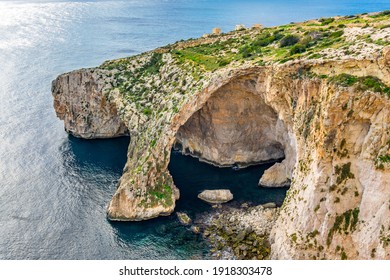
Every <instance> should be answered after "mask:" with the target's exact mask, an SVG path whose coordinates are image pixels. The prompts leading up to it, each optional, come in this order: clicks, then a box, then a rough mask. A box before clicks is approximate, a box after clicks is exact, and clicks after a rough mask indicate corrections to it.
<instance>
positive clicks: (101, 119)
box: [53, 15, 390, 259]
mask: <svg viewBox="0 0 390 280" xmlns="http://www.w3.org/2000/svg"><path fill="white" fill-rule="evenodd" d="M383 17H384V19H382V18H381V15H378V16H375V17H372V20H371V19H370V18H365V20H367V24H370V25H371V27H369V28H371V29H370V30H371V31H372V35H371V37H370V39H372V38H374V39H376V40H377V41H378V40H381V44H378V42H376V43H375V44H374V43H373V42H371V41H370V42H367V39H368V38H367V37H361V38H360V37H359V38H360V39H357V37H356V36H357V35H356V34H360V33H359V32H360V31H359V32H357V31H356V30H355V29H356V28H357V29H358V30H363V29H364V30H363V31H361V32H365V29H367V28H362V27H360V29H359V27H356V26H353V27H348V26H347V27H346V28H345V30H343V32H344V35H343V36H341V35H340V34H343V33H340V31H337V30H336V31H335V30H334V28H333V29H330V30H333V31H332V32H333V33H329V34H330V35H329V34H328V35H326V36H325V35H321V34H319V32H320V31H313V30H312V28H313V27H312V26H313V23H312V22H309V23H308V24H307V25H305V24H301V25H297V26H295V27H289V28H288V34H290V35H291V34H296V35H294V36H298V35H299V34H301V33H300V32H305V33H304V34H311V35H310V36H312V37H313V38H314V37H316V38H317V37H318V36H325V37H321V38H331V39H329V40H330V42H331V43H333V44H335V46H336V47H337V49H340V48H341V47H340V44H341V45H342V44H345V45H346V46H348V48H351V47H352V46H351V40H356V42H359V40H363V41H364V42H365V43H367V44H368V45H367V46H368V47H365V46H362V50H364V55H363V56H362V55H361V52H359V53H358V54H357V53H356V55H355V56H354V55H353V54H351V53H350V52H349V53H348V54H346V55H345V56H342V57H336V58H333V59H331V58H327V59H323V58H318V56H315V57H313V58H310V59H309V58H307V57H305V55H309V56H313V53H314V52H315V51H317V49H316V46H315V45H314V46H309V44H308V45H307V46H306V47H307V48H308V49H309V50H310V54H306V53H303V54H302V53H295V52H296V50H294V46H293V45H289V46H287V47H282V45H283V44H282V40H283V39H280V37H279V39H275V38H276V37H277V34H279V33H276V31H275V32H274V33H272V34H273V35H272V34H271V32H272V30H266V31H259V30H255V31H253V30H249V31H242V32H241V31H240V32H234V33H232V34H230V35H229V34H228V35H223V36H221V37H217V38H216V39H215V38H212V39H210V38H208V39H207V40H208V41H207V45H205V44H206V43H205V42H204V41H202V39H201V40H199V41H196V40H195V41H190V42H188V44H189V46H186V45H185V44H183V43H179V44H176V45H172V46H169V47H166V48H161V49H158V50H155V51H153V52H149V53H145V54H142V55H139V56H136V57H132V58H129V59H122V60H115V61H111V62H106V63H105V64H103V65H102V66H101V67H100V68H96V69H92V70H80V71H76V72H72V73H68V74H64V75H62V76H60V77H59V78H57V80H56V81H55V82H54V86H53V95H54V97H55V108H56V111H57V115H58V116H59V117H60V118H63V119H64V120H65V127H66V129H67V130H68V131H70V132H72V133H73V134H76V135H79V136H81V137H86V138H91V137H100V136H101V135H103V134H106V135H108V134H109V133H106V131H110V133H111V134H112V135H120V134H122V133H125V131H126V129H124V128H123V124H124V125H125V126H126V127H127V129H128V131H129V132H130V135H131V142H130V145H129V151H128V161H127V164H126V166H125V168H124V172H123V175H122V178H121V180H120V182H119V185H118V189H117V191H116V193H115V194H114V196H113V199H112V201H111V202H110V204H109V206H108V217H109V218H110V219H111V220H123V221H126V220H129V221H137V220H143V219H150V218H153V217H157V216H159V215H169V214H170V213H172V212H173V210H174V207H175V200H177V199H178V198H179V190H178V189H177V188H176V187H175V186H174V184H173V181H172V178H171V176H170V174H169V172H168V170H167V167H168V164H169V159H170V151H171V148H172V146H173V145H174V144H177V143H180V144H181V145H182V147H183V152H185V153H188V154H191V155H193V156H196V157H199V158H200V159H201V160H204V161H207V162H211V163H213V164H215V165H218V166H225V165H233V164H236V165H239V166H246V165H249V164H252V163H255V162H262V161H269V160H274V159H280V158H284V160H283V162H282V164H279V165H276V166H274V167H272V168H271V169H270V171H269V172H268V174H267V175H265V176H264V178H262V181H263V182H265V184H266V183H267V182H268V183H270V185H272V184H275V180H273V178H272V177H273V174H282V177H283V174H285V177H286V178H281V181H284V182H291V187H290V190H289V191H288V194H287V197H286V199H285V202H284V204H283V206H282V208H281V209H280V215H279V217H278V219H277V221H276V224H275V225H274V227H273V230H272V233H271V244H272V251H271V256H272V257H273V258H276V259H289V258H294V259H297V258H304V259H308V258H317V259H319V258H327V259H338V258H354V259H359V258H361V259H369V258H378V259H383V258H386V259H389V258H390V246H388V245H389V242H390V219H389V217H390V169H389V168H390V166H389V157H390V156H389V155H390V128H389V123H390V112H389V110H390V101H389V98H390V88H389V86H390V48H389V47H385V46H384V45H386V44H385V43H383V42H388V41H386V38H389V36H388V35H389V33H390V32H388V31H389V29H388V28H387V29H386V28H378V27H377V26H381V25H379V23H383V22H388V17H389V16H387V15H386V16H385V15H383ZM378 18H379V19H380V20H381V21H379V20H378ZM374 19H375V20H374ZM338 20H343V24H345V23H346V19H338ZM330 22H333V21H330ZM334 24H335V26H340V24H338V23H337V20H336V21H335V20H334ZM298 27H299V28H298ZM294 28H296V29H294ZM305 28H307V29H308V30H306V31H305ZM335 28H336V27H335ZM353 28H355V29H353ZM302 29H303V31H302ZM351 29H353V30H354V31H353V32H352V33H351ZM278 30H279V29H278ZM318 30H320V29H318ZM386 30H387V31H386ZM385 31H386V32H388V33H386V32H385ZM264 32H267V34H268V35H269V36H268V35H267V36H268V37H267V36H264V34H263V33H264ZM278 32H282V31H278ZM294 32H295V33H294ZM315 32H317V33H315ZM314 33H315V34H314ZM334 33H337V34H334ZM297 34H298V35H297ZM302 34H303V33H302ZM332 34H333V35H332ZM351 34H352V35H351ZM386 34H387V35H386ZM272 36H273V37H274V39H273V40H274V41H275V40H276V41H275V42H274V41H271V42H270V43H269V44H268V45H266V46H262V44H265V43H264V42H263V41H261V40H264V38H270V37H272ZM283 36H284V37H283V38H286V37H288V36H289V35H286V34H284V35H283ZM308 36H309V35H308ZM359 36H361V35H359ZM375 36H376V37H375ZM386 36H387V37H386ZM241 37H245V40H244V42H246V45H245V46H244V47H243V48H241V49H240V50H237V49H236V47H237V44H242V43H241V41H239V40H241V39H240V38H241ZM248 38H250V39H251V40H255V41H256V42H257V43H256V44H253V45H251V44H252V43H248V41H250V40H249V39H248ZM310 38H311V37H310ZM335 38H336V39H335ZM351 38H352V39H351ZM378 38H379V39H378ZM210 40H211V41H212V40H215V41H212V42H210ZM237 40H238V41H237ZM277 40H281V41H280V43H279V41H277ZM301 40H302V44H303V39H301ZM312 40H314V39H312ZM315 40H317V39H315ZM318 40H319V41H318V42H317V41H316V42H317V43H316V44H318V45H320V46H322V45H321V44H322V43H321V42H322V41H321V40H325V39H318ZM326 40H328V39H326ZM210 44H211V45H210ZM216 44H219V45H217V46H216ZM259 44H260V46H261V47H258V46H259ZM369 44H372V45H375V47H372V46H370V45H369ZM324 45H325V44H324ZM328 45H329V41H327V42H326V46H328ZM246 46H248V47H251V48H252V49H251V52H253V54H251V56H249V58H247V59H245V58H246V48H245V47H246ZM222 47H223V49H222V50H221V48H222ZM208 48H212V50H213V52H215V49H217V50H219V51H220V52H221V54H220V55H217V56H216V58H215V57H212V56H210V55H209V54H208V52H210V50H209V49H208ZM256 48H260V49H259V50H257V49H256ZM264 48H267V50H268V53H270V52H271V53H272V52H273V51H275V56H272V55H268V56H262V55H259V53H263V52H264V51H266V50H265V49H264ZM285 48H287V49H288V50H289V54H288V55H290V56H291V57H290V58H288V59H287V58H283V59H282V60H280V57H279V56H278V55H279V54H280V53H283V51H285V50H286V49H285ZM237 52H240V53H239V54H238V56H237V55H236V53H237ZM334 52H335V51H334V49H332V48H329V49H326V48H324V47H323V46H322V47H321V48H320V51H319V53H321V55H322V56H326V55H327V54H328V55H329V54H332V53H334ZM229 53H231V55H229ZM284 55H287V53H286V52H285V53H284ZM205 57H206V58H205ZM270 57H271V58H270ZM213 59H214V60H213ZM286 59H287V60H286ZM103 100H104V101H103ZM81 101H88V102H92V103H93V104H94V105H93V106H94V107H93V108H92V109H88V108H87V109H85V108H84V107H83V106H82V105H81V104H82V103H81ZM102 103H104V105H101V104H102ZM98 104H100V105H99V106H98ZM90 106H91V105H90ZM90 108H91V107H90ZM95 110H96V111H95ZM89 113H91V114H92V116H93V118H92V119H93V122H92V123H89V124H88V122H87V123H86V122H85V121H84V122H83V121H80V116H85V114H89ZM77 116H79V117H77ZM81 118H82V117H81ZM111 119H114V120H111ZM76 120H78V121H76ZM110 120H111V122H110ZM122 122H123V124H122ZM114 128H115V129H114ZM282 169H283V170H282ZM278 176H279V175H278ZM272 181H274V182H272ZM282 183H283V182H282ZM275 185H277V184H275Z"/></svg>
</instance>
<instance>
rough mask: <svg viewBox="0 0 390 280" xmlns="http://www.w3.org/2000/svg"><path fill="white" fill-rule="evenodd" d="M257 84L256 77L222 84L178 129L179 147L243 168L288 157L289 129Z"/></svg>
mask: <svg viewBox="0 0 390 280" xmlns="http://www.w3.org/2000/svg"><path fill="white" fill-rule="evenodd" d="M256 85H257V82H256V80H255V79H254V78H253V77H240V78H238V79H236V80H233V81H231V82H230V83H228V84H226V85H224V86H222V87H221V88H219V89H218V90H217V91H216V92H214V93H213V94H212V96H211V97H210V98H209V99H208V100H207V101H206V103H205V104H204V105H203V107H202V108H201V109H199V110H198V111H196V112H195V113H194V114H193V115H192V116H191V117H190V118H189V119H188V120H187V121H186V122H185V124H184V125H182V126H181V127H180V128H179V130H178V132H177V134H176V140H175V143H174V148H176V149H180V150H181V151H182V153H183V154H186V155H191V156H193V157H197V158H199V160H200V161H204V162H207V163H211V164H213V165H216V166H219V167H228V166H233V167H236V168H244V167H247V166H250V165H255V164H259V163H266V162H274V161H281V160H283V159H284V158H286V155H287V156H289V155H290V154H291V150H292V149H291V147H290V144H289V142H290V141H289V136H288V131H287V129H286V127H285V125H284V123H283V121H282V120H280V119H279V117H278V114H277V112H276V111H275V110H274V109H273V108H272V107H271V106H270V105H268V104H266V102H265V100H264V98H263V96H262V95H261V93H260V92H259V90H258V89H257V86H256ZM289 176H290V177H291V174H289Z"/></svg>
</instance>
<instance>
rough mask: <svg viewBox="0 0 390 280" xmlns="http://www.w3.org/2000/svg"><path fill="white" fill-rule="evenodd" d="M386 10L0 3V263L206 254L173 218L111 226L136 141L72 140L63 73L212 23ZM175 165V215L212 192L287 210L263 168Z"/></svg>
mask: <svg viewBox="0 0 390 280" xmlns="http://www.w3.org/2000/svg"><path fill="white" fill-rule="evenodd" d="M385 9H390V2H389V1H388V0H385V1H368V0H365V1H356V0H338V1H333V0H328V1H319V0H296V1H287V0H284V1H280V0H274V1H254V0H253V1H248V0H247V1H232V0H230V1H222V0H214V1H211V0H198V1H189V0H165V1H164V0H149V1H140V0H129V1H115V0H112V1H1V0H0V213H1V215H0V259H140V258H145V259H147V258H149V259H157V258H158V259H183V258H184V259H186V258H201V257H205V250H206V249H207V248H206V247H205V246H204V244H202V242H201V240H198V237H196V236H194V235H192V234H191V233H189V232H188V231H186V230H184V229H183V228H182V227H180V226H179V225H178V224H177V221H176V219H175V217H174V216H171V217H165V218H161V219H157V220H153V221H147V222H143V223H109V222H108V221H107V220H106V216H105V207H106V205H107V203H108V201H109V200H110V198H111V195H112V194H113V193H114V191H115V188H116V182H117V180H118V179H119V177H120V175H121V172H122V168H123V165H124V162H125V160H126V158H125V156H126V149H127V144H128V141H129V140H128V139H127V138H120V139H113V140H92V141H85V140H80V139H76V138H73V137H69V136H68V135H67V134H66V133H65V132H64V130H63V124H62V122H61V121H59V120H58V119H57V118H56V117H55V113H54V110H53V107H52V97H51V94H50V87H51V81H52V80H53V79H54V78H55V77H56V76H57V75H58V74H60V73H63V72H66V71H70V70H72V69H76V68H81V67H92V66H96V65H98V64H100V63H102V62H103V61H104V60H107V59H113V58H118V57H123V56H128V55H133V54H137V53H140V52H142V51H146V50H149V49H152V48H154V47H158V46H160V45H164V44H168V43H171V42H175V41H177V40H181V39H186V38H191V37H199V36H201V35H202V34H204V33H207V32H210V30H211V29H212V28H213V27H216V26H219V27H221V28H222V30H223V31H229V30H232V29H233V28H234V26H235V25H236V24H239V23H242V24H245V25H247V26H250V25H251V24H253V23H262V24H264V25H267V26H269V25H277V24H284V23H289V22H292V21H301V20H305V19H310V18H315V17H326V16H332V15H349V14H354V13H363V12H371V11H379V10H385ZM170 168H171V172H172V174H173V175H174V180H175V182H176V183H177V185H178V186H179V188H180V189H181V194H182V199H181V200H179V201H178V207H177V208H178V209H181V210H183V209H184V210H186V211H188V212H189V213H190V214H191V215H195V213H196V212H199V211H204V210H207V207H208V206H207V205H205V204H203V203H202V202H200V201H198V200H197V199H194V198H193V197H194V196H195V195H196V194H197V193H198V192H199V191H200V189H202V188H206V187H207V188H213V187H229V188H232V190H233V192H234V193H235V195H236V198H237V200H243V201H244V200H246V199H249V198H250V199H255V200H256V201H259V202H261V201H263V200H264V201H267V200H277V201H278V203H281V201H280V200H281V199H282V197H283V192H285V190H277V191H274V192H269V191H267V192H266V190H262V189H258V188H257V186H256V183H257V180H258V178H259V177H260V175H261V172H262V171H261V167H251V168H249V169H246V170H241V171H239V172H235V171H233V170H229V169H215V168H213V167H210V166H207V165H205V164H202V163H199V162H197V161H196V160H195V159H192V158H187V157H181V156H180V155H177V154H173V159H172V162H171V165H170ZM243 190H245V191H243ZM278 192H279V193H278ZM185 198H188V199H187V200H185ZM184 202H186V203H184ZM187 202H188V203H187Z"/></svg>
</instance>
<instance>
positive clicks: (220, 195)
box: [198, 190, 233, 204]
mask: <svg viewBox="0 0 390 280" xmlns="http://www.w3.org/2000/svg"><path fill="white" fill-rule="evenodd" d="M198 198H200V199H201V200H203V201H206V202H208V203H212V204H219V203H226V202H229V201H230V200H232V199H233V194H232V193H231V192H230V190H205V191H203V192H201V193H200V194H199V195H198Z"/></svg>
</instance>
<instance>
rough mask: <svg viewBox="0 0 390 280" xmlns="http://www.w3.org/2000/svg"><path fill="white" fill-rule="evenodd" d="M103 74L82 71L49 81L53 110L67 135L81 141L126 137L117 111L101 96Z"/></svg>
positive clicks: (89, 70) (97, 71) (104, 83)
mask: <svg viewBox="0 0 390 280" xmlns="http://www.w3.org/2000/svg"><path fill="white" fill-rule="evenodd" d="M104 74H105V73H104V71H102V70H98V69H83V70H78V71H74V72H71V73H68V74H64V75H61V76H59V77H58V78H57V79H56V80H55V81H53V85H52V94H53V97H54V109H55V111H56V114H57V117H58V118H60V119H61V120H63V121H64V126H65V130H66V131H67V132H68V133H70V134H72V135H74V136H76V137H81V138H113V137H119V136H124V135H128V130H127V127H126V126H125V124H124V122H123V121H122V120H121V119H120V118H119V115H118V111H117V107H116V106H115V104H114V103H112V102H111V101H110V99H109V98H108V97H107V95H106V94H104V93H103V88H105V87H106V83H107V80H108V79H107V77H106V76H105V75H104ZM103 77H105V78H103Z"/></svg>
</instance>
